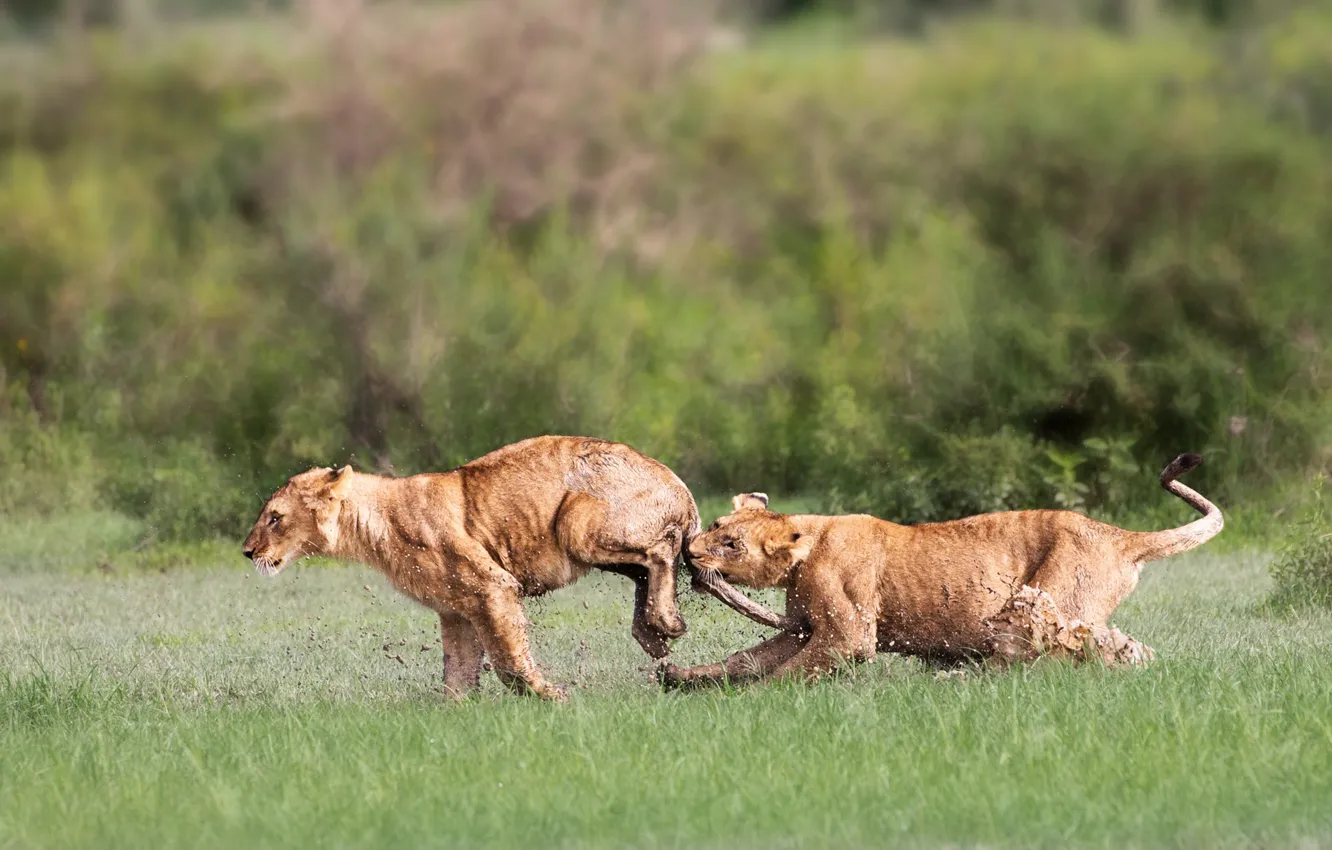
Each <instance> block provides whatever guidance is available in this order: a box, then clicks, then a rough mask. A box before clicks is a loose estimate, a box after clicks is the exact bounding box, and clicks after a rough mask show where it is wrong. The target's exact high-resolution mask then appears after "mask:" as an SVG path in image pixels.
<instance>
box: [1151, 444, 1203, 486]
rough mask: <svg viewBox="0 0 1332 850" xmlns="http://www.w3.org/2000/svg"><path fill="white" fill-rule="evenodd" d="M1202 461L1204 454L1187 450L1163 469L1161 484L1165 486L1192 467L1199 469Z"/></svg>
mask: <svg viewBox="0 0 1332 850" xmlns="http://www.w3.org/2000/svg"><path fill="white" fill-rule="evenodd" d="M1202 462H1203V456H1202V455H1200V454H1198V453H1197V452H1185V453H1184V454H1182V455H1180V456H1179V457H1177V458H1175V459H1174V460H1172V461H1170V463H1169V464H1168V465H1167V466H1166V468H1165V469H1163V470H1161V486H1162V487H1164V486H1165V485H1167V484H1169V483H1170V482H1171V481H1174V480H1175V479H1176V478H1178V477H1179V476H1181V475H1183V474H1184V473H1186V472H1188V471H1189V470H1190V469H1197V468H1198V467H1200V466H1202Z"/></svg>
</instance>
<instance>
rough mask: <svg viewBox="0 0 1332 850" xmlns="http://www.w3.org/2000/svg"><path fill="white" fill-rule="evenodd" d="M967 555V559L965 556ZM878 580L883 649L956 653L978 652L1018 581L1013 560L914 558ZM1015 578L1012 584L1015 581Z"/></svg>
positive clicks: (879, 632) (907, 651) (911, 652)
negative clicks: (901, 569) (911, 567)
mask: <svg viewBox="0 0 1332 850" xmlns="http://www.w3.org/2000/svg"><path fill="white" fill-rule="evenodd" d="M967 560H970V559H967ZM915 566H917V567H918V569H916V570H912V571H910V572H909V573H898V574H897V575H889V576H885V578H884V580H883V581H882V582H881V583H880V600H879V628H878V639H879V640H878V642H879V648H880V649H881V650H887V651H892V652H901V653H904V654H909V655H925V656H936V657H957V656H961V655H966V654H969V653H970V652H973V651H977V650H979V648H980V647H981V646H982V645H983V644H984V642H985V640H986V638H987V637H988V631H987V629H986V627H985V621H986V620H987V619H988V618H990V617H993V616H995V615H996V614H998V613H999V612H1000V610H1002V609H1003V607H1004V605H1005V604H1006V603H1007V602H1008V600H1009V599H1010V598H1012V595H1013V593H1015V592H1016V589H1017V586H1020V584H1021V581H1020V578H1019V575H1018V573H1019V570H1018V569H1016V568H1015V567H1016V565H1014V564H1005V563H997V564H981V563H972V564H966V563H963V564H959V563H956V562H953V563H948V564H935V563H930V559H925V560H924V561H923V562H917V563H916V564H915ZM1015 582H1016V586H1015Z"/></svg>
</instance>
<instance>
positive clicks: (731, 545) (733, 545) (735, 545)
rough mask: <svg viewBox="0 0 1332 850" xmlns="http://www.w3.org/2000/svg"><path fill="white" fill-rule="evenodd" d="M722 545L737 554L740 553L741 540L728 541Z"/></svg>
mask: <svg viewBox="0 0 1332 850" xmlns="http://www.w3.org/2000/svg"><path fill="white" fill-rule="evenodd" d="M722 545H723V546H725V547H726V548H727V549H730V550H732V551H737V552H738V551H739V550H740V541H739V540H727V541H726V542H725V543H723V544H722Z"/></svg>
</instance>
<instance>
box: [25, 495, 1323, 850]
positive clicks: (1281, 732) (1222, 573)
mask: <svg viewBox="0 0 1332 850" xmlns="http://www.w3.org/2000/svg"><path fill="white" fill-rule="evenodd" d="M788 507H789V506H788ZM708 515H709V516H710V515H711V514H708ZM88 522H89V523H93V522H100V523H101V526H99V527H98V528H93V529H91V530H90V529H88V528H80V529H75V530H71V532H70V534H69V535H66V537H65V538H58V537H52V538H51V539H52V540H53V541H56V540H63V542H61V543H55V542H53V543H52V544H51V545H52V546H55V547H56V550H57V556H53V557H50V558H48V559H47V560H46V561H43V560H42V559H43V557H45V556H43V554H42V551H41V547H38V546H37V545H36V544H31V543H30V544H29V548H27V549H25V550H22V551H23V552H24V553H25V556H24V557H25V558H27V559H29V560H32V561H34V562H41V563H43V564H44V565H45V566H44V567H43V568H42V569H32V568H27V567H25V566H23V565H22V564H20V563H19V562H18V561H19V560H21V559H16V558H15V557H14V556H12V555H11V554H9V553H11V552H14V551H19V550H18V548H17V547H18V541H19V539H20V538H21V537H23V536H24V535H23V534H21V533H20V532H18V531H15V529H16V528H17V527H16V526H12V525H11V526H9V527H7V528H5V529H3V530H0V550H3V551H5V552H6V553H7V554H6V556H5V560H4V562H3V572H0V847H98V848H115V847H135V848H138V847H178V846H190V847H228V848H229V847H286V846H301V847H308V846H338V847H353V846H370V847H399V846H410V847H420V846H441V847H443V846H466V847H477V846H492V847H517V846H523V847H527V846H564V847H575V846H576V847H586V846H598V847H608V846H615V847H619V846H625V845H632V846H671V847H686V846H687V847H698V846H702V847H765V848H767V847H784V846H870V845H873V846H1022V847H1031V846H1041V847H1068V846H1093V847H1116V848H1119V847H1139V846H1141V847H1159V846H1179V847H1200V846H1231V847H1241V846H1301V847H1304V846H1324V845H1329V844H1332V615H1330V614H1327V613H1304V614H1300V615H1298V616H1281V617H1277V616H1272V615H1270V614H1269V613H1268V612H1267V611H1266V610H1265V609H1264V608H1263V606H1262V605H1261V602H1260V601H1261V599H1262V598H1263V595H1264V594H1265V593H1266V592H1267V590H1268V578H1267V576H1266V572H1265V566H1266V561H1267V558H1266V556H1263V555H1256V554H1243V553H1240V554H1233V553H1226V554H1221V555H1218V554H1214V553H1212V552H1210V551H1209V550H1208V549H1206V548H1204V549H1203V550H1202V551H1201V552H1198V553H1192V554H1190V555H1186V556H1183V557H1180V558H1178V559H1176V560H1174V561H1171V562H1166V563H1163V564H1158V565H1153V566H1151V567H1149V568H1148V571H1147V573H1146V575H1145V576H1144V579H1143V581H1142V584H1141V586H1140V588H1139V590H1138V592H1137V593H1136V594H1135V595H1134V596H1133V597H1131V598H1130V599H1129V600H1128V602H1127V603H1126V604H1125V605H1124V606H1123V608H1122V609H1121V612H1120V615H1119V616H1118V617H1117V619H1116V622H1117V624H1118V625H1120V626H1121V627H1123V628H1124V629H1125V630H1126V631H1128V632H1129V633H1131V634H1133V635H1135V636H1136V637H1139V638H1141V639H1143V640H1145V641H1146V642H1148V643H1149V644H1151V645H1152V646H1154V647H1155V648H1156V650H1157V652H1158V654H1159V660H1158V662H1157V663H1156V664H1155V665H1154V666H1152V667H1150V668H1148V669H1146V670H1142V671H1131V672H1110V671H1105V670H1101V669H1095V668H1083V669H1074V668H1071V667H1068V666H1065V665H1062V664H1055V663H1043V664H1038V665H1036V666H1034V667H1032V668H1029V669H1027V670H1024V671H1016V672H1010V673H994V672H990V673H982V674H976V673H971V674H968V675H965V676H962V677H952V678H936V676H935V674H934V672H932V671H930V670H927V669H926V668H924V667H923V666H921V665H918V664H916V663H914V662H910V661H906V660H903V659H899V658H891V657H887V656H882V657H881V658H880V660H879V661H878V662H876V663H874V664H872V665H866V666H865V667H862V668H860V669H859V670H857V671H855V672H854V674H852V675H850V676H848V677H846V678H844V679H843V680H841V681H836V682H827V683H823V684H819V685H816V686H800V685H792V684H782V685H774V686H766V687H758V688H753V689H749V690H744V691H738V692H712V693H696V694H663V693H661V692H659V691H658V690H657V689H656V688H655V687H654V686H653V685H652V684H651V683H650V682H649V681H648V678H647V674H646V673H645V672H642V671H640V670H639V669H637V668H638V667H639V666H640V665H644V664H645V663H646V662H647V657H646V656H645V655H643V654H642V653H641V651H639V650H638V648H637V646H636V645H635V644H634V643H633V641H632V640H631V638H630V637H629V627H628V612H629V603H630V592H629V588H628V584H627V582H625V581H623V580H621V579H618V578H615V577H610V576H601V575H594V576H592V577H590V578H589V579H588V580H586V581H584V582H582V583H580V584H578V585H576V586H574V587H573V588H569V589H567V590H565V591H561V592H559V593H556V594H553V595H552V596H550V597H548V598H546V599H544V600H537V601H535V602H533V603H532V605H531V606H530V608H529V613H530V616H531V618H532V620H533V621H534V627H533V631H534V636H535V640H536V644H537V654H538V659H539V661H540V662H541V663H542V664H543V665H544V666H545V667H546V669H548V670H549V671H551V672H552V673H553V675H554V676H555V678H556V679H557V680H559V681H562V682H565V683H576V684H574V687H573V688H572V689H571V690H572V696H571V700H570V702H569V703H568V704H566V705H549V704H543V703H539V702H537V701H534V700H530V699H522V698H517V697H513V696H510V695H508V694H506V693H504V692H503V691H502V690H501V689H500V687H499V686H498V685H497V683H496V682H495V681H494V677H493V676H490V675H487V677H486V682H485V688H484V691H483V693H482V694H481V695H479V696H478V697H476V698H474V699H473V700H471V701H469V702H467V703H464V704H461V705H450V704H445V703H444V702H443V700H442V699H441V697H440V689H441V682H440V670H439V667H440V650H439V646H438V644H437V643H436V633H435V622H434V620H433V619H432V617H431V616H430V615H429V614H428V613H426V612H425V611H424V610H422V609H420V608H418V607H416V606H414V605H412V604H411V603H409V602H408V601H406V600H405V599H402V598H401V597H399V596H398V595H397V594H395V593H394V592H393V591H391V590H390V589H389V588H388V587H387V585H386V583H385V582H384V580H383V579H382V578H380V577H379V576H378V575H376V574H373V573H371V572H369V571H366V570H362V569H359V568H354V567H336V566H326V565H309V566H298V567H295V568H291V569H289V570H288V571H287V572H285V573H284V574H282V575H281V576H280V577H278V578H277V579H275V580H262V579H260V578H259V577H258V576H256V575H255V574H254V571H253V570H252V569H251V568H250V567H249V566H248V565H247V564H245V563H244V562H243V561H242V560H241V559H240V557H239V556H238V555H235V556H227V555H225V554H223V553H219V554H217V555H213V556H211V557H212V562H211V563H208V564H201V565H196V566H197V567H198V568H197V569H173V568H171V567H170V566H167V569H166V571H165V572H161V571H160V570H159V569H156V568H155V569H147V570H144V569H137V568H125V567H118V566H113V567H112V568H111V569H112V570H114V572H108V571H106V570H104V569H100V570H99V568H98V567H97V566H96V563H95V562H96V559H95V558H88V559H85V560H83V561H81V560H80V559H79V558H78V557H76V556H75V552H74V550H75V549H77V548H78V545H86V546H89V547H91V548H92V549H100V548H105V547H106V546H107V545H109V544H106V543H105V542H104V541H103V540H102V539H101V538H99V535H101V536H102V537H106V536H109V537H111V538H114V539H116V540H122V541H123V540H127V539H135V534H137V531H133V530H132V529H127V528H125V527H123V526H118V525H117V524H116V523H114V522H112V521H110V520H107V519H106V518H105V517H103V518H101V519H100V520H89V521H88ZM85 524H86V523H85ZM75 525H78V524H75ZM30 531H31V529H30ZM132 531H133V533H131V532H132ZM34 534H35V532H33V533H32V534H29V535H28V536H29V537H32V536H33V535H34ZM71 540H73V541H74V542H70V541H71ZM79 540H83V541H84V543H81V544H79V543H78V541H79ZM88 541H91V542H88ZM10 544H13V546H11V545H10ZM76 544H77V545H76ZM61 546H63V547H64V548H60V547H61ZM193 557H196V558H198V557H203V555H202V554H200V553H196V554H195V555H194V556H193ZM61 565H63V566H61ZM760 596H761V598H763V599H765V601H768V602H772V601H773V600H774V597H773V596H772V595H768V594H762V595H760ZM682 607H683V610H684V614H685V617H686V619H687V620H688V622H689V624H690V633H689V634H688V635H687V636H686V637H685V638H684V639H683V640H682V641H680V642H679V646H678V649H677V651H676V656H677V659H676V660H677V661H682V662H693V661H701V660H711V659H715V658H717V657H719V656H720V655H722V654H723V653H725V652H727V651H730V650H734V649H736V648H739V647H741V646H744V645H747V644H748V643H749V642H752V641H753V640H754V639H756V638H757V637H758V636H759V634H760V630H759V629H758V628H757V627H751V626H750V625H749V624H748V623H746V622H745V621H743V620H741V619H740V618H738V617H736V616H734V615H732V614H729V613H728V612H725V611H724V610H721V609H720V606H718V605H717V604H716V603H714V602H712V601H708V600H704V599H703V598H702V597H699V596H697V595H694V594H691V593H688V592H687V591H686V592H685V593H683V594H682ZM386 643H388V644H390V645H391V649H390V651H389V653H387V654H386V653H385V651H384V650H383V648H382V647H383V646H384V644H386ZM423 647H424V649H423ZM389 655H394V656H401V658H402V662H401V663H400V662H399V661H397V660H396V659H394V658H391V657H388V656H389Z"/></svg>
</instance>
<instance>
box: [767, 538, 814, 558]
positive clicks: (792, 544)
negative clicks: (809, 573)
mask: <svg viewBox="0 0 1332 850" xmlns="http://www.w3.org/2000/svg"><path fill="white" fill-rule="evenodd" d="M813 548H814V538H813V537H811V536H810V535H808V534H801V533H800V532H798V531H793V532H791V533H790V535H789V536H786V537H777V538H774V539H771V540H767V541H764V543H763V551H764V553H765V554H766V555H767V556H768V557H769V558H775V557H777V555H779V554H780V553H783V552H785V553H786V555H787V557H788V558H789V559H790V564H791V566H793V567H798V566H800V565H801V564H803V563H804V562H805V559H806V558H808V557H809V553H810V550H812V549H813Z"/></svg>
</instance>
